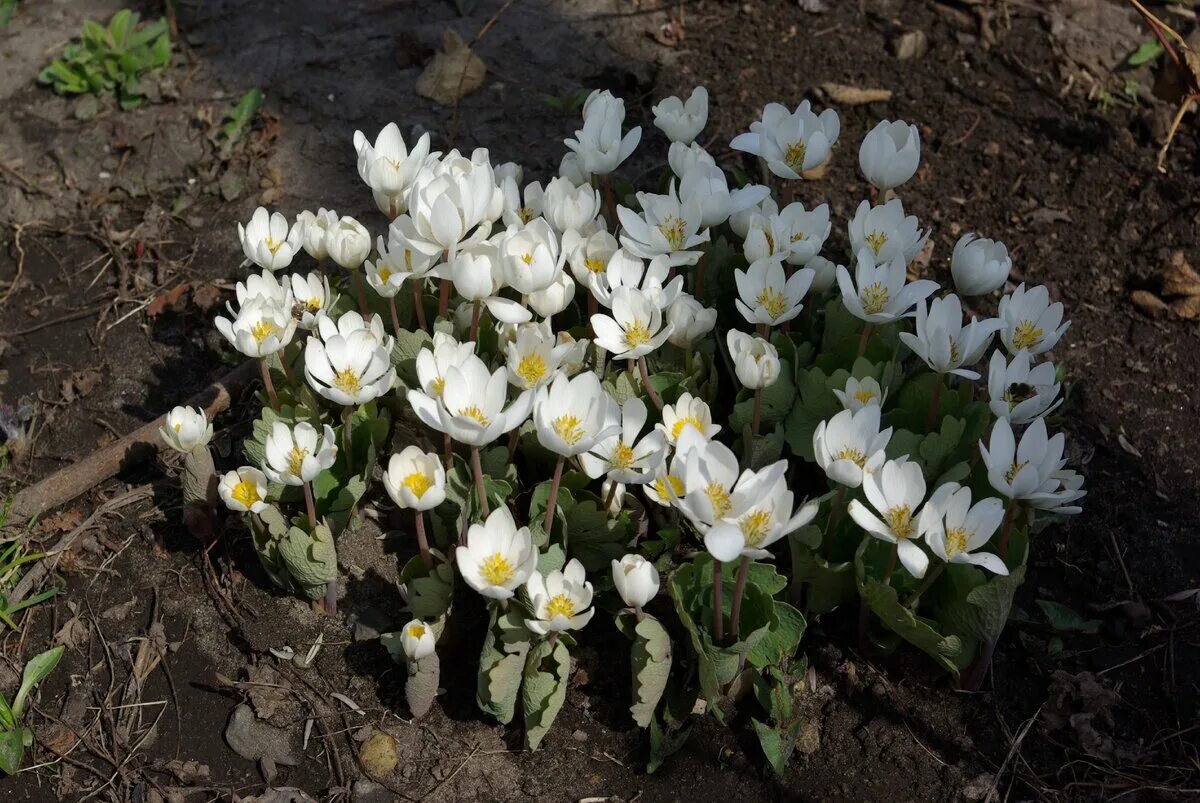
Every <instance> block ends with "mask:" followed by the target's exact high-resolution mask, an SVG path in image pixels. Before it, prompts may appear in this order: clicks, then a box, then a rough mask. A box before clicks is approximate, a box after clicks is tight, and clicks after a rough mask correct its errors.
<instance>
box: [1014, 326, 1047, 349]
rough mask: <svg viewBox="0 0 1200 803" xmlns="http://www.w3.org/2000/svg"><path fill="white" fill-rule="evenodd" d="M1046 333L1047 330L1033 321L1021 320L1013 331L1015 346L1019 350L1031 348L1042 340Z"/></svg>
mask: <svg viewBox="0 0 1200 803" xmlns="http://www.w3.org/2000/svg"><path fill="white" fill-rule="evenodd" d="M1045 334H1046V332H1045V330H1043V329H1041V328H1039V327H1038V325H1037V324H1035V323H1034V322H1033V321H1021V322H1020V323H1019V324H1017V328H1016V329H1015V330H1014V331H1013V339H1012V343H1013V348H1014V349H1016V350H1017V351H1020V350H1021V349H1031V348H1033V347H1034V346H1036V345H1038V344H1039V343H1041V342H1042V337H1044V336H1045Z"/></svg>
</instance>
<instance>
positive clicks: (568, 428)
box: [553, 414, 586, 446]
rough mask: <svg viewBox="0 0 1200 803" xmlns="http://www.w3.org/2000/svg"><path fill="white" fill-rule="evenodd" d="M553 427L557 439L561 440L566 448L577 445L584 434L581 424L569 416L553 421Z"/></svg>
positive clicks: (561, 416) (575, 418)
mask: <svg viewBox="0 0 1200 803" xmlns="http://www.w3.org/2000/svg"><path fill="white" fill-rule="evenodd" d="M553 427H554V431H555V432H556V433H557V434H558V437H560V438H562V439H563V442H564V443H566V444H567V445H568V446H574V445H575V444H577V443H579V441H580V439H582V438H583V436H584V435H585V434H586V433H584V431H583V422H582V421H580V420H579V419H578V418H577V417H576V416H573V415H570V414H567V415H560V416H559V417H558V418H556V419H554V422H553Z"/></svg>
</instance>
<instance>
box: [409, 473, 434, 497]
mask: <svg viewBox="0 0 1200 803" xmlns="http://www.w3.org/2000/svg"><path fill="white" fill-rule="evenodd" d="M404 485H405V487H407V488H408V490H410V491H412V492H413V496H415V497H417V498H418V499H420V498H421V497H422V496H424V495H425V492H426V491H428V490H429V489H430V488H432V487H433V478H432V477H430V476H429V475H428V474H426V473H425V472H424V471H414V472H413V473H412V474H409V475H408V476H407V477H405V478H404Z"/></svg>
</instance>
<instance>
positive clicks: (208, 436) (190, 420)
mask: <svg viewBox="0 0 1200 803" xmlns="http://www.w3.org/2000/svg"><path fill="white" fill-rule="evenodd" d="M158 434H159V435H160V436H161V437H162V439H163V442H164V443H166V444H167V446H170V447H171V448H172V449H174V450H175V451H177V452H183V453H184V454H187V453H188V452H190V451H192V450H193V449H195V448H196V447H198V446H207V445H208V442H209V441H211V440H212V435H213V426H212V422H211V421H209V420H208V416H207V415H205V414H204V409H203V408H201V407H175V408H173V409H172V410H171V412H169V413H167V415H166V417H165V420H164V421H163V425H162V426H161V427H159V429H158Z"/></svg>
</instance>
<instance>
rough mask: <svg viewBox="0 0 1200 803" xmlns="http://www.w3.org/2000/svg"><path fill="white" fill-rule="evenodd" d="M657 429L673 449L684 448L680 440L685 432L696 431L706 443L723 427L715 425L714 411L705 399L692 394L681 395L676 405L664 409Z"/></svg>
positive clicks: (669, 405)
mask: <svg viewBox="0 0 1200 803" xmlns="http://www.w3.org/2000/svg"><path fill="white" fill-rule="evenodd" d="M656 428H657V429H658V431H659V432H661V433H662V434H663V437H664V438H666V440H667V443H668V444H670V445H671V446H672V447H673V448H682V446H681V444H680V438H681V437H682V436H683V433H684V431H685V430H688V429H692V430H695V431H696V434H697V435H699V436H700V438H701V439H702V440H706V441H707V440H710V439H712V438H715V437H716V436H717V433H718V432H720V431H721V425H720V424H714V423H713V418H712V411H711V410H710V409H709V408H708V404H707V403H706V402H705V401H704V399H701V398H700V397H699V396H693V395H692V394H690V393H682V394H680V396H679V399H678V400H677V401H676V402H675V403H674V404H668V405H666V406H664V407H663V411H662V423H660V424H657V425H656Z"/></svg>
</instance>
